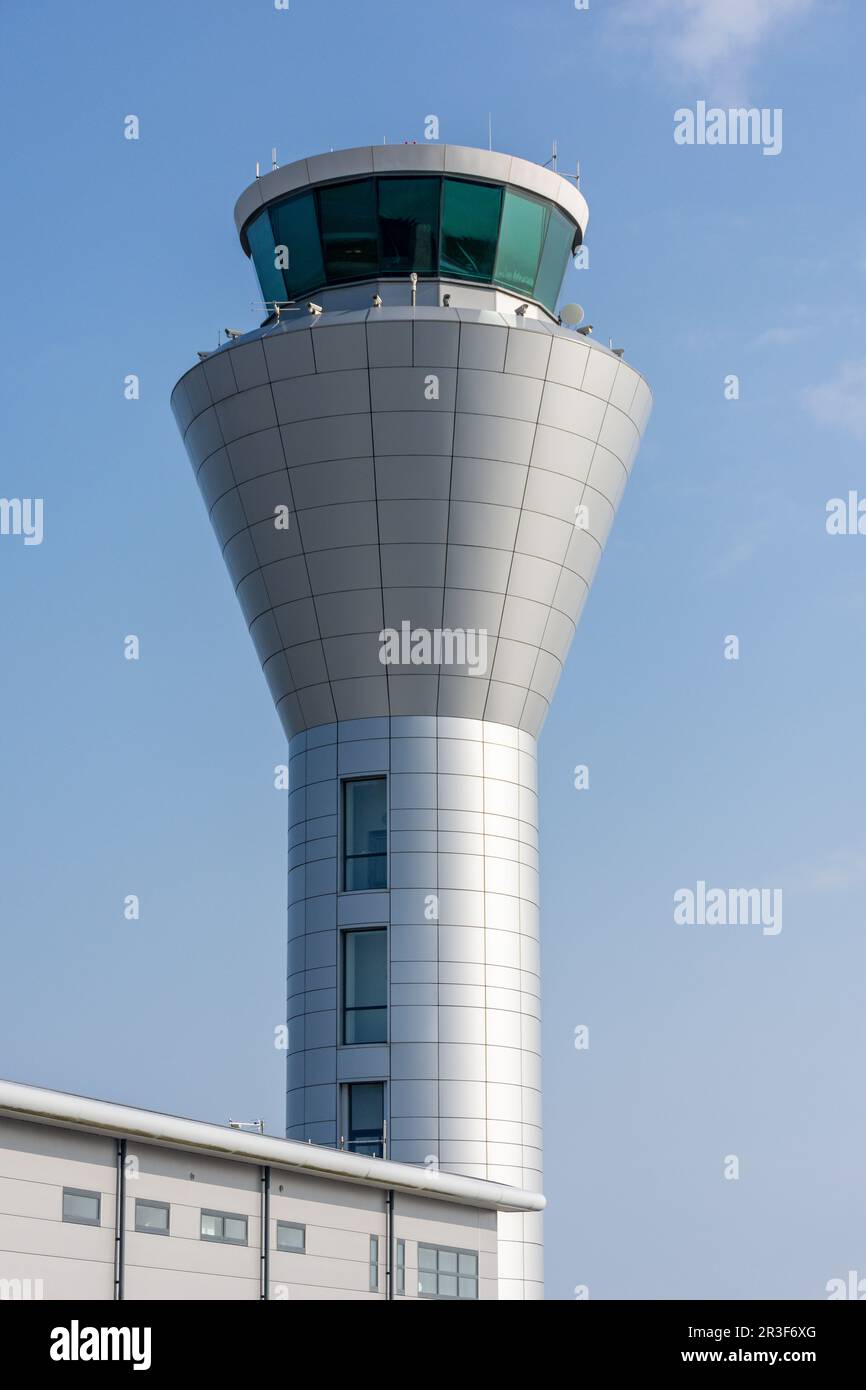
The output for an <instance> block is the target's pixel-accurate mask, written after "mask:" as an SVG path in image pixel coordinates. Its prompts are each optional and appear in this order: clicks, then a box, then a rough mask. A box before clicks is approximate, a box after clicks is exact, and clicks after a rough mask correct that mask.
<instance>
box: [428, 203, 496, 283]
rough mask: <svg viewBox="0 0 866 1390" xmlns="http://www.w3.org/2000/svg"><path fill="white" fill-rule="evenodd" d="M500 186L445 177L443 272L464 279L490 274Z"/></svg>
mask: <svg viewBox="0 0 866 1390" xmlns="http://www.w3.org/2000/svg"><path fill="white" fill-rule="evenodd" d="M501 203H502V189H501V188H494V187H492V186H491V185H490V184H481V183H464V182H462V181H461V180H459V179H446V180H445V187H444V189H443V201H442V252H441V256H440V269H441V271H442V273H443V274H447V275H453V276H455V277H457V278H459V279H466V280H490V279H492V278H493V262H494V259H495V257H496V237H497V234H498V231H499V210H500V206H501Z"/></svg>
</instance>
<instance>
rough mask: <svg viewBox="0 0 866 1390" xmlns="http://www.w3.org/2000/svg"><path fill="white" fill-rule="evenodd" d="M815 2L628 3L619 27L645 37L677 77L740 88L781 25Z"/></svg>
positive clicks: (705, 0) (679, 0) (707, 0)
mask: <svg viewBox="0 0 866 1390" xmlns="http://www.w3.org/2000/svg"><path fill="white" fill-rule="evenodd" d="M815 7H816V0H626V3H625V4H624V5H623V7H622V10H621V12H620V14H621V23H622V25H623V26H624V27H625V28H626V29H627V30H630V31H632V33H633V34H634V35H646V36H648V37H649V39H650V42H651V44H652V46H653V48H654V49H655V51H656V53H657V55H658V56H659V58H660V59H661V60H662V61H663V63H664V64H665V66H667V67H669V68H670V69H671V75H672V76H674V77H678V78H682V77H693V78H703V79H710V78H711V79H713V80H714V81H715V82H716V83H722V84H725V85H729V84H730V83H731V82H739V81H741V80H742V78H743V75H744V74H745V73H746V72H747V71H748V70H749V68H750V67H751V66H752V65H753V63H754V62H755V61H756V59H757V58H758V56H759V54H760V51H761V49H762V48H763V47H764V46H765V45H766V44H768V43H769V42H771V41H772V40H774V39H777V38H778V37H779V29H780V27H781V26H782V25H784V24H787V23H789V22H792V21H794V20H797V19H800V18H801V17H802V16H804V15H806V14H808V13H809V12H810V11H812V10H814V9H815Z"/></svg>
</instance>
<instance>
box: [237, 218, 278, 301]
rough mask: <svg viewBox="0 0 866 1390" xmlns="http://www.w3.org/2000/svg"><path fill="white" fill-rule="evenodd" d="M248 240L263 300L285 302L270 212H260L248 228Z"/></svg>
mask: <svg viewBox="0 0 866 1390" xmlns="http://www.w3.org/2000/svg"><path fill="white" fill-rule="evenodd" d="M247 239H248V240H249V243H250V251H251V252H252V256H253V264H254V265H255V268H256V275H257V276H258V280H259V284H260V286H261V290H262V298H263V299H266V300H271V301H273V300H277V299H278V300H283V299H286V298H288V296H287V294H286V286H285V283H284V281H283V273H282V271H281V270H277V268H276V263H275V255H276V253H275V250H274V235H273V232H272V231H271V218H270V214H269V213H268V212H260V213H259V215H258V217H256V218H255V220H254V221H252V222H251V223H250V225H249V227H248V228H247Z"/></svg>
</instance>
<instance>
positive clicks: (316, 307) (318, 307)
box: [307, 299, 325, 315]
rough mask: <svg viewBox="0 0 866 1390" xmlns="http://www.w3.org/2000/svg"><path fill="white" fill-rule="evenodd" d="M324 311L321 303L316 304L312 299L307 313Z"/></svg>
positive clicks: (321, 312)
mask: <svg viewBox="0 0 866 1390" xmlns="http://www.w3.org/2000/svg"><path fill="white" fill-rule="evenodd" d="M324 312H325V311H324V309H323V308H322V306H321V304H314V303H313V301H312V299H311V300H310V302H309V304H308V305H307V313H309V314H316V315H318V314H323V313H324Z"/></svg>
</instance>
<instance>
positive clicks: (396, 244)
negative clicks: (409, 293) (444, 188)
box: [378, 178, 441, 275]
mask: <svg viewBox="0 0 866 1390" xmlns="http://www.w3.org/2000/svg"><path fill="white" fill-rule="evenodd" d="M378 183H379V246H380V255H379V271H380V273H381V274H382V275H408V274H409V272H410V271H412V270H414V271H417V273H418V274H419V275H435V274H436V265H437V241H438V235H437V233H438V230H439V193H440V188H441V180H440V179H436V178H433V179H423V178H422V179H419V178H405V179H400V178H397V179H379V180H378Z"/></svg>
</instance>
